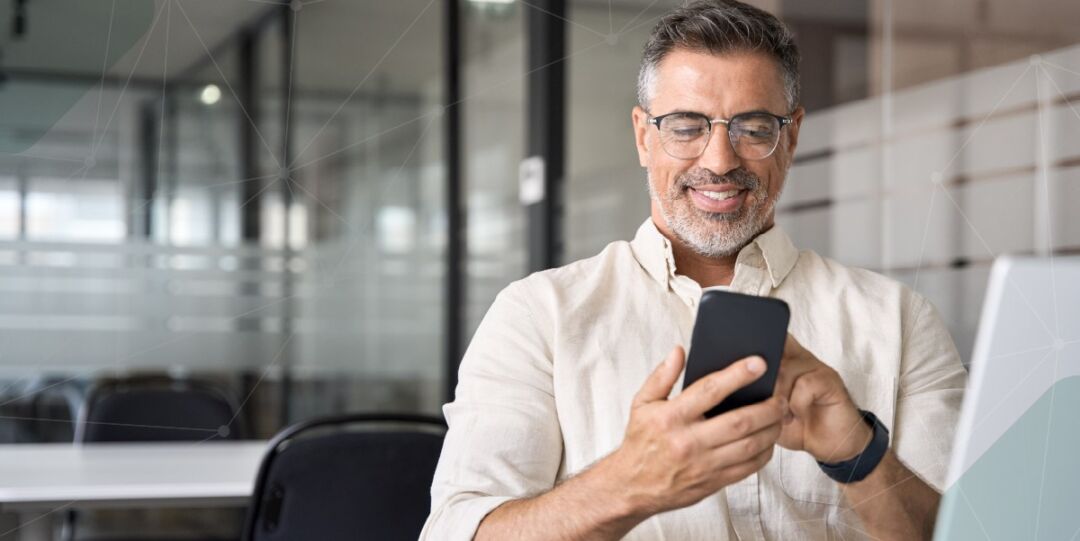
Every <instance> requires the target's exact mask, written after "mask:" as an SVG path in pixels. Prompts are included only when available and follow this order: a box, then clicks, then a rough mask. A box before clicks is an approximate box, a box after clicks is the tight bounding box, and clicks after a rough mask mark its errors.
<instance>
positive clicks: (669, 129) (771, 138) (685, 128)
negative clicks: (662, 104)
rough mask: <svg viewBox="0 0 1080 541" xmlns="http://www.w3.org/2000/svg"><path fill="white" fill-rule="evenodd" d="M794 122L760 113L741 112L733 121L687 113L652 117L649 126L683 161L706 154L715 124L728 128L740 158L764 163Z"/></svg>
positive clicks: (669, 153) (671, 154)
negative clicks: (782, 131)
mask: <svg viewBox="0 0 1080 541" xmlns="http://www.w3.org/2000/svg"><path fill="white" fill-rule="evenodd" d="M792 122H793V121H792V119H791V117H787V116H780V115H774V114H772V113H766V112H757V111H755V112H750V113H740V114H737V115H735V116H733V117H731V119H730V120H725V119H723V118H709V117H707V116H705V115H703V114H701V113H686V112H678V113H668V114H666V115H660V116H658V117H649V123H650V124H653V125H655V126H656V129H658V130H659V131H660V144H661V146H663V147H664V152H666V153H667V154H668V156H671V157H672V158H677V159H680V160H692V159H694V158H697V157H699V156H701V155H702V154H704V153H705V147H707V146H709V138H710V136H712V127H713V124H723V125H725V126H726V127H727V134H728V140H729V141H730V142H731V148H732V149H734V150H735V154H736V155H737V156H738V157H740V158H742V159H744V160H763V159H765V158H768V157H769V156H771V155H772V153H773V152H774V151H776V146H777V144H778V143H779V142H780V130H781V129H782V128H783V127H784V126H786V125H788V124H791V123H792Z"/></svg>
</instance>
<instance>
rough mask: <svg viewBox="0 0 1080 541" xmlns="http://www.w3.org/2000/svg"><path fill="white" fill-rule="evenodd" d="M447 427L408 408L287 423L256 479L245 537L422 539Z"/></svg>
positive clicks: (264, 539) (252, 540) (250, 540)
mask: <svg viewBox="0 0 1080 541" xmlns="http://www.w3.org/2000/svg"><path fill="white" fill-rule="evenodd" d="M348 427H356V428H358V429H359V430H347V428H348ZM445 432H446V424H445V422H444V421H443V420H442V419H438V418H434V417H426V416H421V415H407V414H401V415H365V414H355V415H341V416H335V417H326V418H322V419H316V420H313V421H308V422H304V423H300V424H298V425H294V426H292V427H290V428H287V429H285V430H283V431H282V432H281V433H279V434H278V435H277V436H275V437H274V439H273V440H272V441H271V442H270V445H269V449H268V450H267V454H266V457H265V458H264V459H263V462H262V465H261V467H260V469H259V474H258V477H257V478H256V480H255V492H254V494H253V496H252V501H251V505H250V506H249V508H248V516H247V522H246V524H245V528H244V539H245V540H248V541H255V540H258V541H274V540H286V539H320V540H323V541H335V540H350V541H351V540H355V539H379V540H383V541H394V540H397V539H409V540H415V539H416V538H417V537H419V535H420V529H421V527H422V526H423V524H424V520H425V519H426V517H427V515H428V511H429V508H430V505H431V481H432V478H433V477H434V474H435V465H436V463H438V460H439V453H440V452H441V450H442V442H443V437H444V435H445Z"/></svg>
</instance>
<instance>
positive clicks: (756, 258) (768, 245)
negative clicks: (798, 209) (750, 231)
mask: <svg viewBox="0 0 1080 541" xmlns="http://www.w3.org/2000/svg"><path fill="white" fill-rule="evenodd" d="M630 248H631V250H633V252H634V258H635V259H637V261H638V263H639V264H640V265H641V266H642V268H644V269H645V272H647V273H649V276H651V277H652V278H653V279H655V280H656V281H658V282H660V283H661V284H663V285H664V286H665V287H667V286H668V285H669V282H670V281H671V279H672V278H674V277H675V270H676V269H675V256H674V254H673V253H672V251H671V241H670V240H668V238H667V237H665V236H664V235H663V233H661V232H660V230H659V229H657V227H656V224H654V223H653V221H652V218H651V217H649V218H646V219H645V222H644V223H642V224H641V227H638V230H637V233H636V234H635V235H634V240H632V241H630ZM798 259H799V251H798V249H796V248H795V245H794V244H793V243H792V242H791V238H790V237H788V236H787V233H785V232H784V230H783V229H781V228H780V226H779V225H773V226H772V227H771V228H769V230H768V231H766V232H764V233H762V234H760V235H758V236H757V237H755V238H754V240H753V241H751V242H750V244H747V245H746V246H745V247H743V249H742V250H739V255H738V256H737V257H736V259H735V261H736V268H738V265H739V264H747V265H750V266H754V267H761V266H762V262H763V263H764V267H765V269H766V270H767V271H768V273H769V279H770V280H771V281H772V286H773V287H774V288H776V287H779V286H780V283H781V282H783V281H784V278H785V277H787V275H788V273H790V272H791V269H792V268H794V267H795V262H796V261H797V260H798Z"/></svg>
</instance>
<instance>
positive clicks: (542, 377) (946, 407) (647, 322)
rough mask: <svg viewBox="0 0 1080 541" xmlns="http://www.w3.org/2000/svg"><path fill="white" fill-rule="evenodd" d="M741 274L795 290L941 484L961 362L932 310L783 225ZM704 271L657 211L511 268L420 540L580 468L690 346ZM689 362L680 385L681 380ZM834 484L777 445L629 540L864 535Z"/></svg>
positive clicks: (860, 388) (466, 364)
mask: <svg viewBox="0 0 1080 541" xmlns="http://www.w3.org/2000/svg"><path fill="white" fill-rule="evenodd" d="M731 289H732V290H734V291H737V292H740V293H746V294H752V295H761V296H769V297H776V298H779V299H783V300H784V301H786V302H787V303H788V304H789V305H790V307H791V323H790V327H789V330H790V332H791V334H792V335H794V336H795V338H796V339H797V340H798V341H799V342H800V343H802V344H803V346H805V347H806V348H807V349H808V350H809V351H811V352H813V353H814V354H815V355H816V356H817V357H818V358H819V359H821V360H822V362H824V363H826V364H828V365H830V366H832V367H833V368H835V369H836V370H837V371H838V372H839V373H840V375H841V377H843V380H844V383H845V385H846V386H847V388H848V390H849V392H850V393H851V395H852V397H853V398H854V400H855V402H856V403H857V404H858V405H859V406H860V407H862V408H863V409H868V410H870V411H873V412H874V413H875V414H876V415H877V416H878V417H879V418H880V419H881V420H882V421H883V422H884V423H885V424H886V426H888V427H889V429H890V430H891V445H892V448H893V449H894V450H895V452H896V454H897V455H898V456H899V458H900V460H902V461H903V462H904V463H905V464H907V466H908V467H909V468H911V469H912V470H913V471H914V472H915V473H917V474H918V475H919V476H920V477H922V478H923V479H924V480H926V481H927V482H928V483H930V484H931V485H933V486H934V487H937V488H938V489H939V490H940V488H941V486H942V482H943V481H944V478H945V473H946V464H947V463H948V455H949V451H950V448H951V445H952V437H953V432H954V428H955V425H956V421H957V416H958V414H959V407H960V402H961V394H962V392H963V388H964V383H965V378H966V372H965V369H964V367H963V365H962V364H961V362H960V358H959V355H958V354H957V351H956V348H955V347H954V345H953V342H952V339H951V337H950V336H949V333H948V331H947V330H946V328H945V326H944V325H943V324H942V322H941V320H940V318H939V316H938V314H937V312H936V311H935V310H934V308H933V307H932V306H931V305H930V303H928V302H927V301H926V300H925V299H924V298H923V297H922V296H921V295H919V294H918V293H915V292H914V291H912V290H911V289H909V288H907V287H906V286H904V285H902V284H900V283H898V282H895V281H893V280H891V279H888V278H885V277H883V276H881V275H878V274H875V273H872V272H869V271H866V270H862V269H855V268H850V267H845V266H843V265H840V264H839V263H836V262H835V261H831V260H829V259H826V258H823V257H821V256H819V255H817V254H815V253H814V252H811V251H803V252H801V253H800V252H799V251H798V250H796V249H795V247H794V246H793V245H792V243H791V240H790V239H789V238H788V236H787V235H786V234H785V233H784V232H783V231H782V230H781V229H780V227H779V226H775V227H773V228H771V229H770V230H769V231H767V232H765V233H763V234H761V235H759V236H758V237H757V238H756V239H755V240H754V241H753V242H751V243H750V244H749V245H748V246H746V247H745V248H743V249H742V250H741V251H740V252H739V254H738V257H737V259H736V263H735V276H734V279H733V280H732V282H731ZM701 291H702V290H701V287H700V286H699V285H698V284H697V282H695V281H693V280H692V279H690V278H688V277H686V276H682V275H679V274H677V272H676V269H675V260H674V258H673V256H672V252H671V244H670V242H669V241H668V240H667V238H665V237H664V236H663V235H662V234H661V233H660V232H659V231H658V230H657V228H656V226H655V225H654V224H653V222H652V220H646V221H645V223H644V224H642V226H641V227H640V228H639V229H638V232H637V234H636V236H635V237H634V240H633V241H631V242H625V241H619V242H613V243H611V244H609V245H608V246H607V247H606V248H604V250H603V251H602V252H600V254H599V255H596V256H594V257H591V258H589V259H584V260H581V261H577V262H575V263H571V264H569V265H566V266H564V267H561V268H557V269H552V270H548V271H544V272H539V273H535V274H532V275H531V276H528V277H526V278H524V279H522V280H519V281H517V282H514V283H513V284H510V285H509V286H508V287H507V288H506V289H504V290H503V291H502V292H501V293H500V294H499V295H498V297H497V298H496V300H495V302H494V303H493V304H492V306H491V308H490V310H489V311H488V313H487V315H486V316H485V317H484V319H483V322H482V323H481V324H480V327H479V328H478V329H477V331H476V335H475V336H474V337H473V340H472V343H471V344H470V345H469V348H468V351H467V352H466V353H465V357H464V359H463V360H462V362H461V369H460V376H459V378H460V379H459V383H458V387H457V394H456V398H455V400H454V402H452V403H450V404H447V405H446V406H445V407H444V413H445V415H446V419H447V421H448V422H449V425H450V430H449V432H448V433H447V436H446V443H445V445H444V447H443V450H442V456H441V458H440V460H439V465H438V468H437V470H436V472H435V479H434V484H433V486H432V488H431V496H432V502H431V515H430V516H429V517H428V520H427V524H425V526H424V530H423V533H421V535H420V538H421V539H422V540H466V539H472V537H473V535H474V534H475V531H476V528H477V526H478V524H479V523H480V521H481V520H482V519H483V518H484V516H485V515H487V514H488V513H489V512H491V511H492V510H493V509H495V508H496V507H497V506H499V505H500V504H502V503H504V502H506V501H508V500H511V499H517V498H523V497H528V496H533V495H536V494H539V493H542V492H544V491H546V490H549V489H551V488H552V487H553V486H554V485H556V484H558V483H559V482H561V481H563V480H565V479H567V478H569V477H571V476H573V475H575V474H577V473H579V472H581V471H582V470H583V469H585V468H587V467H588V466H589V465H590V464H592V463H593V462H595V461H596V460H598V459H600V458H602V457H604V456H605V455H607V454H608V453H610V452H611V451H613V450H615V449H616V448H617V447H618V446H619V444H620V443H621V441H622V438H623V433H624V431H625V428H626V423H627V421H628V419H629V415H630V404H631V400H632V398H633V396H634V394H635V393H636V392H637V391H638V389H639V388H640V387H641V385H642V383H643V382H644V381H645V379H646V377H647V376H648V375H649V374H650V373H651V372H652V371H653V369H654V368H656V366H657V365H658V364H659V363H660V362H661V361H662V360H663V359H664V358H665V357H666V356H667V354H668V353H669V352H670V351H671V348H672V347H674V346H675V345H676V344H681V345H683V346H684V347H687V346H689V340H690V334H691V330H692V328H693V325H694V317H695V314H696V312H697V304H698V301H699V299H700V297H701ZM681 388H682V381H681V377H680V380H679V381H678V382H677V383H676V385H675V388H674V390H673V391H672V395H674V394H677V393H678V392H680V389H681ZM865 536H866V534H865V532H863V527H862V525H861V523H860V521H859V519H858V517H857V516H856V514H855V513H854V511H852V510H851V509H849V508H847V505H846V503H845V501H844V499H843V496H842V494H841V490H840V487H839V486H838V485H837V484H836V483H834V482H833V481H831V480H830V479H829V478H827V477H826V476H825V475H824V474H822V473H821V471H820V470H819V468H818V466H817V464H816V462H815V461H814V459H813V458H812V457H811V456H810V455H809V454H807V453H804V452H792V451H788V450H786V449H781V448H779V447H778V448H777V449H776V452H775V453H774V455H773V458H772V460H771V461H770V462H769V463H768V464H767V465H766V466H765V467H764V468H763V469H761V470H760V471H759V472H758V473H756V474H754V475H751V476H750V477H748V478H746V479H745V480H743V481H740V482H738V483H735V484H733V485H730V486H728V487H726V488H724V489H723V490H721V491H718V492H717V493H715V494H713V495H711V496H709V497H707V498H705V499H704V500H702V501H700V502H698V503H697V504H695V505H692V506H690V507H686V508H683V509H678V510H675V511H670V512H666V513H662V514H659V515H656V516H653V517H651V518H649V519H648V520H646V521H644V522H643V523H641V524H639V525H638V526H637V527H636V528H634V529H633V530H632V531H631V532H630V533H629V534H628V535H627V536H626V537H625V538H624V539H628V540H697V539H702V540H704V539H709V540H714V539H716V540H724V539H742V540H749V539H849V540H850V539H858V538H862V537H865Z"/></svg>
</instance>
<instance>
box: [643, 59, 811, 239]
mask: <svg viewBox="0 0 1080 541" xmlns="http://www.w3.org/2000/svg"><path fill="white" fill-rule="evenodd" d="M649 109H650V111H649V112H648V113H646V112H645V111H644V110H642V109H641V108H640V107H635V108H634V111H633V121H634V131H635V138H636V142H637V149H638V159H639V160H640V162H641V165H642V167H645V168H646V170H647V172H648V178H649V194H650V196H651V199H652V216H653V221H654V222H655V223H656V224H657V225H658V226H659V227H660V229H661V230H662V231H664V232H665V233H667V234H669V235H671V234H674V235H675V237H676V238H678V239H679V240H681V241H682V242H683V243H684V244H686V245H687V246H688V247H690V248H691V249H693V250H694V251H695V252H697V253H699V254H701V255H704V256H707V257H723V256H728V255H731V254H734V253H737V252H738V251H739V250H740V249H741V248H742V247H743V246H745V245H746V244H748V243H749V242H750V241H751V240H752V239H753V238H754V237H755V236H757V235H758V234H759V233H761V232H762V231H764V230H765V229H768V228H769V227H770V226H772V224H773V213H774V209H775V205H776V200H777V199H778V198H779V196H780V192H781V190H782V189H783V185H784V178H785V177H786V175H787V170H788V167H789V166H790V165H791V157H792V156H793V155H794V153H795V145H796V143H797V140H798V134H799V125H800V123H801V121H802V117H803V110H802V108H801V107H800V108H799V109H798V110H796V111H794V112H792V111H789V110H788V104H787V98H786V97H785V93H784V83H783V78H782V76H781V72H780V67H779V65H778V64H777V63H776V61H775V60H773V59H772V58H771V57H770V56H768V55H766V54H765V53H757V52H748V53H732V54H725V55H712V54H708V53H698V52H692V51H688V50H683V49H676V50H674V51H672V52H671V53H669V54H668V55H667V56H666V57H665V58H664V60H663V61H662V62H661V63H660V65H659V66H658V68H657V77H656V81H655V85H654V88H653V95H652V101H651V103H650V104H649ZM676 111H679V112H696V113H701V114H704V115H705V116H707V117H709V118H710V119H715V118H723V119H730V118H731V117H733V116H735V115H737V114H740V113H747V112H752V111H768V112H770V113H773V114H776V115H781V116H788V115H789V114H790V116H791V117H792V118H793V120H794V122H793V123H792V124H789V125H787V126H784V127H783V128H781V129H780V140H779V143H778V144H777V147H776V151H775V152H773V153H772V155H770V156H768V157H766V158H763V159H756V160H748V159H745V158H740V157H739V156H738V155H736V153H735V150H734V149H733V148H732V146H731V143H730V141H729V139H728V136H727V129H726V126H725V125H723V124H720V123H716V124H714V125H713V127H712V135H711V137H710V138H709V142H708V146H706V147H705V151H704V153H702V155H701V156H699V157H697V158H693V159H680V158H675V157H672V156H670V155H668V153H667V152H665V151H664V148H663V146H662V145H661V140H660V131H659V130H658V129H657V128H656V126H655V125H653V124H651V123H649V116H650V113H651V116H653V117H657V116H660V115H664V114H667V113H671V112H676ZM665 226H666V227H665Z"/></svg>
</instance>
